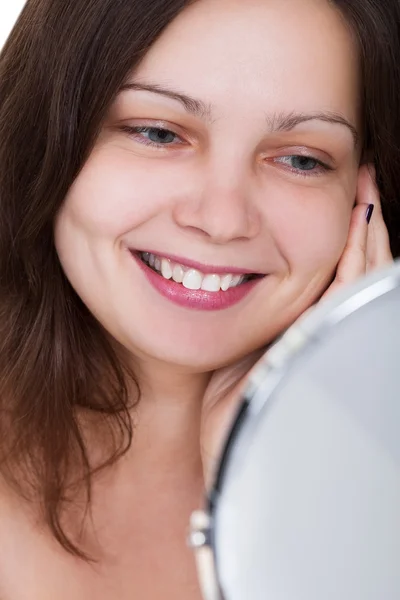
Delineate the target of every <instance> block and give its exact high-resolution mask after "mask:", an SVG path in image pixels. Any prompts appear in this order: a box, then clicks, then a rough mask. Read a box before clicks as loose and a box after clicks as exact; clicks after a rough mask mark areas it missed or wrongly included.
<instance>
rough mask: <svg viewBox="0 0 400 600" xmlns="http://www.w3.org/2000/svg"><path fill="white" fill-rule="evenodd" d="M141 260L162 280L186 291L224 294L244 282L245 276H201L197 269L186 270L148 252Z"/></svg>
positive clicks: (211, 274)
mask: <svg viewBox="0 0 400 600" xmlns="http://www.w3.org/2000/svg"><path fill="white" fill-rule="evenodd" d="M141 258H142V260H143V261H144V262H145V263H147V264H148V265H150V267H152V268H153V269H155V270H156V271H158V272H159V273H160V274H161V275H162V276H163V277H164V279H173V281H175V282H176V283H181V284H182V285H183V286H184V287H185V288H187V289H188V290H200V289H201V290H203V291H206V292H219V291H220V290H222V291H223V292H226V291H227V290H229V289H230V288H232V287H236V286H238V285H240V284H241V283H243V281H245V279H246V276H245V275H230V274H227V275H217V274H216V273H208V274H205V275H204V274H203V273H201V272H200V271H198V270H197V269H188V268H187V267H184V266H183V265H179V264H176V263H172V262H171V261H170V260H169V259H167V258H162V257H159V256H156V255H154V254H150V253H149V252H143V253H142V254H141Z"/></svg>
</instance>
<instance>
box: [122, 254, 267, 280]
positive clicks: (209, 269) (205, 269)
mask: <svg viewBox="0 0 400 600" xmlns="http://www.w3.org/2000/svg"><path fill="white" fill-rule="evenodd" d="M130 252H132V254H134V253H135V252H148V253H149V254H154V255H155V256H161V257H162V258H167V259H168V260H170V261H172V262H175V263H179V264H180V265H183V266H184V267H189V268H190V269H196V270H197V271H201V272H202V273H204V275H207V274H208V273H215V274H216V275H224V274H226V273H231V274H232V275H253V274H255V275H264V273H260V272H259V271H251V270H250V269H240V268H238V267H221V266H216V265H210V264H207V265H205V264H202V263H199V262H196V261H195V260H189V259H187V258H181V257H180V256H176V255H173V254H164V253H162V254H161V253H159V252H155V251H153V250H143V251H141V250H140V251H138V250H136V251H135V250H130Z"/></svg>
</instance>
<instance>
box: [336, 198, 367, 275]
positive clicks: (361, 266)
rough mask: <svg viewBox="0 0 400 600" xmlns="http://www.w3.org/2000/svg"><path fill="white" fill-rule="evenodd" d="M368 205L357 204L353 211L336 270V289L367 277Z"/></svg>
mask: <svg viewBox="0 0 400 600" xmlns="http://www.w3.org/2000/svg"><path fill="white" fill-rule="evenodd" d="M370 210H371V209H369V205H368V204H363V203H362V204H361V203H360V204H357V206H356V207H355V208H354V209H353V214H352V217H351V221H350V228H349V234H348V238H347V242H346V246H345V248H344V251H343V254H342V257H341V259H340V261H339V264H338V266H337V270H336V277H335V281H334V285H335V287H336V286H338V285H345V284H348V283H352V282H353V281H355V280H356V279H357V278H358V277H361V276H362V275H365V272H366V268H367V241H368V221H367V217H368V212H370Z"/></svg>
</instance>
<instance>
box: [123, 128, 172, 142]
mask: <svg viewBox="0 0 400 600" xmlns="http://www.w3.org/2000/svg"><path fill="white" fill-rule="evenodd" d="M123 130H124V131H126V132H127V133H129V135H131V136H132V137H134V138H135V139H136V140H137V141H138V142H139V143H141V144H145V145H147V146H158V147H160V146H170V145H171V144H173V143H175V144H176V143H178V144H180V143H182V139H181V138H180V137H179V136H178V135H177V134H176V133H174V132H173V131H170V130H169V129H164V128H163V127H130V126H129V125H125V126H124V127H123Z"/></svg>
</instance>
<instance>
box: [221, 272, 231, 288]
mask: <svg viewBox="0 0 400 600" xmlns="http://www.w3.org/2000/svg"><path fill="white" fill-rule="evenodd" d="M232 278H233V275H224V276H223V277H221V290H222V291H223V292H226V290H228V289H229V287H230V285H231V283H232Z"/></svg>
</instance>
